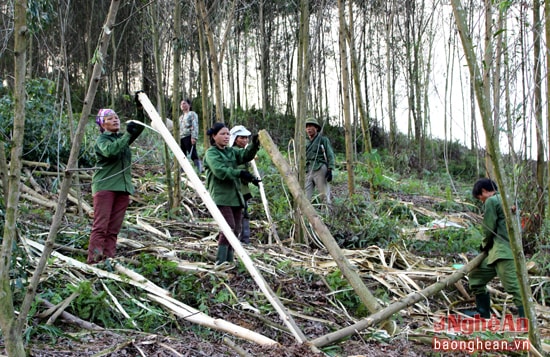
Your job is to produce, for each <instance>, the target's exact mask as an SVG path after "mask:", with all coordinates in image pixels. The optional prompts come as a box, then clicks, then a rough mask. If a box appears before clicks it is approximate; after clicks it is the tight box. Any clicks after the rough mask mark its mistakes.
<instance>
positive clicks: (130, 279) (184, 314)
mask: <svg viewBox="0 0 550 357" xmlns="http://www.w3.org/2000/svg"><path fill="white" fill-rule="evenodd" d="M22 239H23V240H24V241H25V242H26V243H27V244H28V245H30V246H31V247H33V248H35V249H38V250H40V251H43V250H44V245H43V244H40V243H38V242H35V241H33V240H31V239H27V238H22ZM52 256H53V257H55V258H57V259H60V260H62V261H64V262H66V263H68V264H70V265H72V266H74V267H76V268H79V269H82V270H84V271H88V272H92V273H94V274H96V275H98V276H101V277H105V278H109V279H112V280H115V281H119V282H123V283H127V284H131V285H133V286H135V287H137V288H140V289H142V290H145V291H147V292H148V294H147V295H148V296H149V298H150V299H151V300H154V301H156V302H158V303H160V304H162V305H164V306H165V307H167V308H168V309H170V310H172V311H173V312H174V313H176V314H177V315H178V316H180V317H181V318H184V319H186V320H188V321H191V322H194V323H197V324H199V325H202V326H206V327H210V328H213V329H216V330H219V331H223V332H227V333H229V334H231V335H233V336H236V337H240V338H243V339H246V340H248V341H252V342H255V343H258V344H261V345H266V346H268V345H276V344H277V341H275V340H272V339H270V338H269V337H266V336H264V335H261V334H259V333H257V332H254V331H251V330H248V329H246V328H244V327H241V326H238V325H235V324H233V323H231V322H228V321H225V320H221V319H215V318H213V317H210V316H208V315H206V314H204V313H202V312H200V311H199V310H197V309H194V308H192V307H190V306H188V305H185V304H184V303H182V302H181V301H178V300H176V299H174V298H173V297H171V296H170V293H169V292H168V291H167V290H165V289H162V288H161V287H159V286H158V285H156V284H154V283H153V282H151V281H149V280H147V279H146V278H145V277H144V276H142V275H140V274H138V273H136V272H135V271H133V270H131V269H128V268H126V267H124V266H122V265H120V264H114V268H115V269H116V270H117V271H118V272H119V273H122V274H124V275H125V276H124V277H122V276H120V275H119V274H114V273H110V272H108V271H105V270H102V269H98V268H97V267H95V266H93V265H89V264H86V263H82V262H80V261H78V260H76V259H73V258H70V257H67V256H65V255H63V254H60V253H58V252H55V251H54V252H52Z"/></svg>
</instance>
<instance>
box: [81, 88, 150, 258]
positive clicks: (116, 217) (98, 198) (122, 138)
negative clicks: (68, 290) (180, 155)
mask: <svg viewBox="0 0 550 357" xmlns="http://www.w3.org/2000/svg"><path fill="white" fill-rule="evenodd" d="M136 105H137V117H138V120H140V121H142V122H143V119H144V118H145V116H144V113H143V107H142V106H141V103H140V102H139V100H137V94H136ZM96 123H97V125H98V126H99V130H100V131H101V135H99V137H98V138H97V140H96V143H95V153H96V156H97V166H98V167H99V168H100V169H99V170H98V171H96V172H95V173H94V175H93V178H92V195H93V200H94V221H93V224H92V233H91V235H90V241H89V244H88V259H87V262H88V264H95V263H99V262H100V261H102V260H104V259H106V258H113V257H114V256H115V251H116V242H117V236H118V233H119V232H120V229H121V227H122V222H123V220H124V215H125V214H126V209H127V208H128V205H129V203H130V195H131V194H133V193H134V186H133V185H132V176H131V168H132V152H131V150H130V145H131V144H132V143H133V142H134V141H135V140H136V139H137V138H138V136H139V135H140V134H141V132H142V131H143V128H144V127H143V125H140V124H137V123H135V122H129V123H128V124H127V125H126V132H125V133H124V134H121V133H120V132H119V131H120V119H119V117H118V115H117V113H116V112H115V111H114V110H112V109H100V110H99V112H98V114H97V116H96Z"/></svg>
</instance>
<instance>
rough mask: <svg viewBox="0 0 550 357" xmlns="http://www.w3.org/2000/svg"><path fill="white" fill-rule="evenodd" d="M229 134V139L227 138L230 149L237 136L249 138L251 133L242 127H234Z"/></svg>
mask: <svg viewBox="0 0 550 357" xmlns="http://www.w3.org/2000/svg"><path fill="white" fill-rule="evenodd" d="M229 134H231V137H230V138H229V147H231V146H233V143H234V142H235V139H237V136H250V134H252V133H251V132H250V131H248V130H247V129H246V128H245V127H244V126H243V125H236V126H234V127H232V128H231V130H229Z"/></svg>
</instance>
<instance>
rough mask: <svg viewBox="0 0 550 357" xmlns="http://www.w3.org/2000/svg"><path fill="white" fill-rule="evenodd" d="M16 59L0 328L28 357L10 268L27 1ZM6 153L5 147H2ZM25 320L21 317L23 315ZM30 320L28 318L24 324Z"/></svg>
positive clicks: (20, 15) (19, 17) (18, 24)
mask: <svg viewBox="0 0 550 357" xmlns="http://www.w3.org/2000/svg"><path fill="white" fill-rule="evenodd" d="M14 6H15V7H14V10H15V11H14V29H15V30H14V34H15V43H14V51H13V53H14V56H15V61H14V63H15V68H14V73H15V86H14V101H15V108H14V110H15V112H14V117H13V134H12V141H11V142H12V149H11V157H10V169H9V174H8V186H4V189H5V190H7V202H6V213H5V222H4V235H3V239H2V252H1V254H2V259H1V260H0V328H1V329H2V335H3V336H4V343H5V345H6V351H7V352H8V356H25V346H24V344H23V336H22V327H23V323H22V321H17V319H16V315H15V310H16V309H15V308H14V305H13V294H12V290H11V287H10V284H11V280H10V267H11V263H12V246H13V244H14V241H15V239H16V232H17V229H16V223H17V214H18V210H17V204H18V202H19V183H20V180H21V169H22V166H23V165H22V163H21V157H22V156H23V136H24V134H25V103H26V95H25V76H26V70H27V44H28V43H27V40H28V34H29V32H28V29H27V0H16V1H15V3H14ZM1 149H2V150H4V146H3V145H2V148H1ZM19 318H21V316H19ZM25 320H26V315H25V318H24V319H23V321H25Z"/></svg>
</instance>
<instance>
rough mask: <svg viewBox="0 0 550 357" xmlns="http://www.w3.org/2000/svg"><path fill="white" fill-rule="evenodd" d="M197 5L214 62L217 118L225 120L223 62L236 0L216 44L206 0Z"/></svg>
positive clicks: (213, 77) (196, 3) (199, 0)
mask: <svg viewBox="0 0 550 357" xmlns="http://www.w3.org/2000/svg"><path fill="white" fill-rule="evenodd" d="M195 5H196V7H197V10H198V13H199V17H200V22H199V25H200V26H202V30H203V34H204V36H205V38H206V42H207V43H208V47H209V51H210V61H211V64H212V85H213V88H214V98H215V102H216V119H217V120H218V121H220V122H223V121H224V117H223V106H224V104H223V89H222V82H221V66H222V62H223V56H224V53H225V48H226V46H227V38H228V35H229V33H230V30H231V28H232V23H233V18H234V16H235V15H234V14H235V6H236V0H234V1H233V2H232V4H231V9H230V10H229V11H228V14H227V15H228V16H227V18H226V19H225V21H224V22H225V26H226V28H225V32H224V36H223V38H222V40H221V43H219V44H216V43H215V40H214V37H215V36H214V29H213V28H212V23H211V21H210V17H209V16H208V13H209V12H208V11H207V9H206V4H205V1H204V0H196V1H195Z"/></svg>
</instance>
